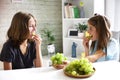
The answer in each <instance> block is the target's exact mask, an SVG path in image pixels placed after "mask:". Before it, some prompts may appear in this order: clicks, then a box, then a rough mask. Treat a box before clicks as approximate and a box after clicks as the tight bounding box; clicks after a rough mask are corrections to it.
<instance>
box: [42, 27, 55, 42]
mask: <svg viewBox="0 0 120 80" xmlns="http://www.w3.org/2000/svg"><path fill="white" fill-rule="evenodd" d="M42 32H43V33H42V35H43V36H44V37H45V38H46V40H47V44H53V42H54V41H55V35H53V33H52V30H49V29H48V28H44V29H43V30H42Z"/></svg>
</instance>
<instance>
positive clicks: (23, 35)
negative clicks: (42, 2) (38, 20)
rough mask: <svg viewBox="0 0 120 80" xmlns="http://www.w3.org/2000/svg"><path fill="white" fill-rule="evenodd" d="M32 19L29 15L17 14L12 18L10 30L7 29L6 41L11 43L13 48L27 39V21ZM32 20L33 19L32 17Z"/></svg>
mask: <svg viewBox="0 0 120 80" xmlns="http://www.w3.org/2000/svg"><path fill="white" fill-rule="evenodd" d="M31 17H33V15H32V14H30V13H23V12H18V13H16V14H15V15H14V16H13V19H12V22H11V25H10V28H9V29H8V32H7V36H8V40H11V41H13V43H14V45H15V46H19V45H20V44H21V43H22V42H23V41H24V40H26V39H28V37H29V34H30V33H29V26H28V21H29V19H30V18H31ZM33 18H34V17H33Z"/></svg>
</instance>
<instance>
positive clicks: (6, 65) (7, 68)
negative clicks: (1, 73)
mask: <svg viewBox="0 0 120 80" xmlns="http://www.w3.org/2000/svg"><path fill="white" fill-rule="evenodd" d="M3 65H4V70H12V63H11V62H3Z"/></svg>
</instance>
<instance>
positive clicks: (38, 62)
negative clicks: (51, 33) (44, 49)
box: [34, 46, 43, 67]
mask: <svg viewBox="0 0 120 80" xmlns="http://www.w3.org/2000/svg"><path fill="white" fill-rule="evenodd" d="M34 64H35V67H41V66H42V65H43V63H42V55H41V46H36V59H35V60H34Z"/></svg>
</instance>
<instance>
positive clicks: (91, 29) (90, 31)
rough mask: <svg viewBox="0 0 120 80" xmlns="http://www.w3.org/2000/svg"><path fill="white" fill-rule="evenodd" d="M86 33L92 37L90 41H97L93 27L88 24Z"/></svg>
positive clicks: (96, 34)
mask: <svg viewBox="0 0 120 80" xmlns="http://www.w3.org/2000/svg"><path fill="white" fill-rule="evenodd" d="M88 33H89V34H90V35H91V36H92V38H91V40H92V41H95V40H97V39H98V33H97V31H96V28H95V26H93V25H91V24H89V23H88Z"/></svg>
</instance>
